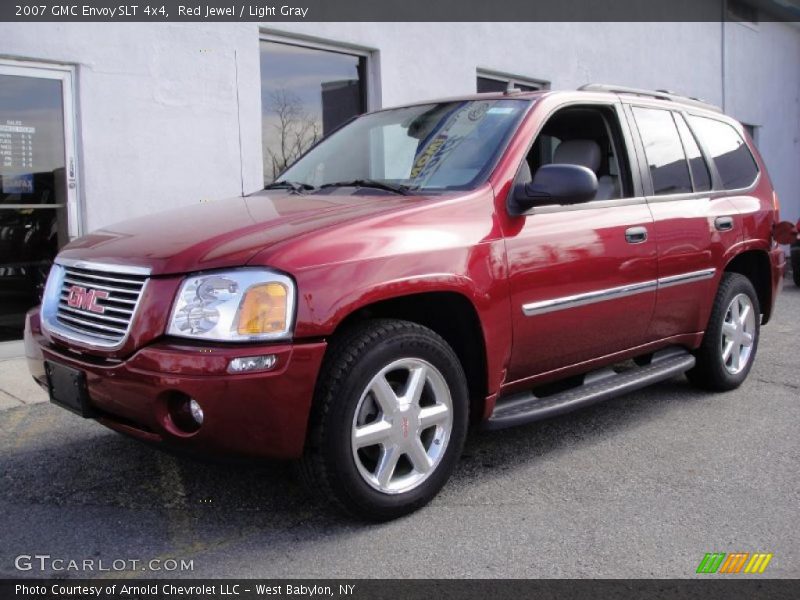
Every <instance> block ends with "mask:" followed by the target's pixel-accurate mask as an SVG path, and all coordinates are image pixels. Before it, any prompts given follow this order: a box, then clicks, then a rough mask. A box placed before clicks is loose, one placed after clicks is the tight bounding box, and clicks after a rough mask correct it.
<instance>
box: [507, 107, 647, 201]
mask: <svg viewBox="0 0 800 600" xmlns="http://www.w3.org/2000/svg"><path fill="white" fill-rule="evenodd" d="M581 106H586V107H597V108H598V109H603V108H605V109H607V110H610V111H613V113H614V114H615V115H616V117H617V122H618V124H619V129H620V134H621V138H622V139H621V140H620V141H621V142H622V144H623V146H624V151H625V154H626V156H627V157H628V169H629V171H630V173H629V174H630V178H631V186H632V190H631V195H630V196H628V197H627V198H612V199H608V200H590V201H588V202H580V203H577V204H545V205H542V206H536V207H534V208H532V209H530V210H529V211H527V212H526V213H525V215H526V216H532V215H538V214H551V213H560V212H573V211H581V210H596V209H604V208H608V209H612V208H615V207H618V206H633V205H637V204H646V203H647V195H646V193H645V191H646V190H645V188H644V181H643V180H642V176H641V160H640V158H639V155H638V150H637V147H636V145H635V143H634V140H635V137H636V136H635V135H634V133H636V134H638V131H635V130H632V129H631V127H630V122H629V119H628V116H627V115H626V114H625V107H624V105H623V103H622V102H621V101H620V100H619V99H611V100H596V99H591V98H579V99H572V100H567V101H565V102H560V103H559V104H558V105H556V106H554V107H552V108H551V109H550V110H548V112H547V113H546V114H544V115H543V116H542V118H541V120H540V121H539V125H538V126H537V128H536V130H535V131H534V132H533V135H531V137H530V139H529V140H528V143H527V145H526V149H525V152H524V153H523V155H522V160H521V161H520V163H519V164H518V165H517V168H516V170H515V171H514V177H513V178H512V180H511V181H512V185H511V186H509V191H508V193H509V194H513V193H514V185H513V184H514V182H516V180H517V177H518V176H519V172H520V169H521V168H522V163H523V162H524V161H526V160H527V159H528V154H529V153H530V152H531V148H533V143H534V142H535V141H536V140H537V139H538V137H539V136H540V135H541V133H542V129H544V126H545V125H546V124H547V123H548V121H549V120H550V119H551V118H552V117H553V115H554V114H556V113H557V112H559V111H561V110H563V109H565V108H574V107H581ZM533 111H534V112H535V107H534V108H533ZM530 118H534V115H532V114H529V115H528V116H527V117H526V119H530ZM520 127H524V122H522V123H520ZM507 201H508V198H506V202H507Z"/></svg>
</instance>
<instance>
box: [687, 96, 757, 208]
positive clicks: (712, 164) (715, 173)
mask: <svg viewBox="0 0 800 600" xmlns="http://www.w3.org/2000/svg"><path fill="white" fill-rule="evenodd" d="M683 112H684V113H685V114H684V118H685V120H686V125H688V126H689V129H690V131H691V132H692V135H693V136H694V139H695V140H697V145H698V146H700V151H701V152H702V153H703V155H704V156H705V157H706V164H707V165H708V168H709V169H710V170H711V172H712V180H713V181H714V187H713V188H712V191H713V192H719V193H720V195H728V194H741V193H747V192H750V191H752V190H754V189H755V188H756V187H757V186H758V183H759V182H760V181H761V165H759V164H758V159H757V158H756V155H755V154H754V153H753V150H752V149H751V148H750V145H749V144H748V143H747V136H746V135H744V133H745V131H744V126H742V124H741V123H739V122H737V121H734V120H732V119H720V118H719V117H716V118H715V117H714V116H712V115H709V114H708V113H703V112H698V111H691V110H687V111H683ZM690 116H691V117H700V118H703V119H709V120H711V121H718V122H719V123H722V124H724V125H727V126H728V127H731V128H733V130H734V131H735V132H736V133H737V134H738V135H739V137H740V138H741V140H742V142H744V145H745V148H747V151H748V152H749V153H750V158H751V159H752V160H753V164H754V165H755V167H756V176H755V178H754V179H753V181H752V183H751V184H750V185H748V186H746V187H741V188H733V189H730V190H728V189H726V188H725V186H724V185H723V183H722V176H721V175H720V174H719V170H718V169H717V162H716V161H715V160H714V157H713V156H712V155H711V152H710V151H709V149H708V147H707V146H706V144H705V142H704V140H703V137H702V136H701V135H698V133H697V131H696V130H695V129H694V127H693V126H692V120H691V119H689V117H690Z"/></svg>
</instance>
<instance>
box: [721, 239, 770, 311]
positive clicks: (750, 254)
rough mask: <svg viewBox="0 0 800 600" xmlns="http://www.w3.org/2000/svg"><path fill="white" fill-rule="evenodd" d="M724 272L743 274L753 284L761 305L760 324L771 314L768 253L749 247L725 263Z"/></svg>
mask: <svg viewBox="0 0 800 600" xmlns="http://www.w3.org/2000/svg"><path fill="white" fill-rule="evenodd" d="M724 270H725V272H726V273H739V274H740V275H744V276H745V277H747V278H748V279H749V280H750V283H752V284H753V287H754V288H755V290H756V294H757V295H758V303H759V305H760V307H761V314H762V315H763V316H762V318H761V324H762V325H764V324H766V323H767V322H769V320H770V318H771V316H772V266H771V264H770V259H769V254H768V253H767V252H766V251H763V250H757V249H750V250H745V251H744V252H740V253H739V254H737V255H736V256H734V257H733V258H731V259H730V260H729V261H728V263H727V264H726V265H725V269H724Z"/></svg>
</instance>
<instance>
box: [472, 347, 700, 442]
mask: <svg viewBox="0 0 800 600" xmlns="http://www.w3.org/2000/svg"><path fill="white" fill-rule="evenodd" d="M693 366H694V356H692V355H691V354H689V352H688V351H686V350H685V349H683V348H677V347H676V348H667V349H666V350H661V351H659V352H656V353H655V354H653V358H652V360H651V362H650V364H647V365H644V366H640V367H635V368H632V369H630V370H627V371H624V372H622V373H617V372H615V371H613V370H611V369H603V370H600V371H595V372H592V373H588V374H587V375H586V377H585V378H584V383H583V385H580V386H578V387H575V388H572V389H569V390H566V391H564V392H559V393H557V394H553V395H551V396H545V397H543V398H539V397H537V396H535V395H534V394H533V392H522V393H520V394H514V395H512V396H509V397H507V398H506V399H501V400H500V402H498V404H497V405H496V406H495V408H494V412H492V416H490V417H489V419H488V420H487V421H486V423H485V428H486V429H505V428H506V427H513V426H515V425H522V424H524V423H531V422H533V421H539V420H541V419H548V418H550V417H555V416H558V415H562V414H564V413H568V412H570V411H573V410H576V409H578V408H582V407H584V406H588V405H590V404H594V403H595V402H600V401H602V400H608V399H609V398H613V397H615V396H619V395H621V394H625V393H628V392H632V391H634V390H638V389H641V388H643V387H647V386H648V385H650V384H652V383H655V382H657V381H662V380H664V379H669V378H670V377H673V376H675V375H678V374H680V373H683V372H685V371H688V370H689V369H691V368H692V367H693Z"/></svg>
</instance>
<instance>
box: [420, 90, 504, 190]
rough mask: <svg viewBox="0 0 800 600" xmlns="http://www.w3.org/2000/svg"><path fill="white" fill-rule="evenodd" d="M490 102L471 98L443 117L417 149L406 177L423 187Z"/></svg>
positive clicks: (479, 119)
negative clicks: (425, 141) (471, 100)
mask: <svg viewBox="0 0 800 600" xmlns="http://www.w3.org/2000/svg"><path fill="white" fill-rule="evenodd" d="M492 104H493V102H471V103H469V104H465V105H464V106H462V107H461V108H460V109H458V110H456V111H454V112H453V113H452V114H451V115H449V116H448V117H447V118H446V119H444V120H443V122H442V124H441V126H440V127H439V130H438V131H437V132H435V134H434V135H432V136H430V141H428V142H427V143H426V144H425V145H424V146H423V147H422V148H421V149H420V152H419V154H418V155H417V159H416V160H415V161H414V166H413V167H412V168H411V173H410V174H409V178H410V179H413V180H415V184H416V185H418V186H420V187H424V185H425V183H426V182H427V181H428V180H429V179H430V178H431V177H432V176H433V175H434V173H436V171H437V169H438V167H439V166H440V165H441V164H442V161H443V160H444V159H445V158H447V156H448V155H449V154H450V153H451V152H452V151H453V150H454V149H455V148H456V147H457V146H458V145H459V144H460V143H461V142H462V141H463V140H464V138H465V137H467V136H468V135H469V134H470V133H472V132H473V131H474V130H475V129H476V128H477V127H478V126H479V124H480V122H481V121H482V120H483V119H484V118H485V117H486V114H487V112H488V110H489V108H490V107H491V105H492Z"/></svg>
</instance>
